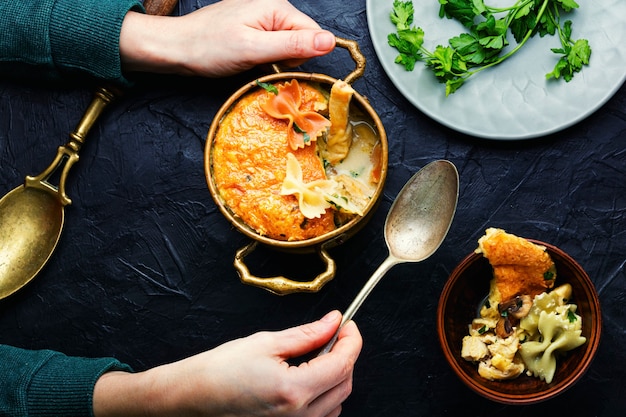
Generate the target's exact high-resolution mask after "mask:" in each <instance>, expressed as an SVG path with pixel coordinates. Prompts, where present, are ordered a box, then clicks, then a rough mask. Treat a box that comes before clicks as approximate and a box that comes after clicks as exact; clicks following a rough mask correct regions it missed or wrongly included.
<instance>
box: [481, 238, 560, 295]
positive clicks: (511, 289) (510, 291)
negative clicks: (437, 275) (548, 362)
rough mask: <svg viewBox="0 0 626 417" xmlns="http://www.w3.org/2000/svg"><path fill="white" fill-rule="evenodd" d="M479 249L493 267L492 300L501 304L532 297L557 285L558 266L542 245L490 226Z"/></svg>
mask: <svg viewBox="0 0 626 417" xmlns="http://www.w3.org/2000/svg"><path fill="white" fill-rule="evenodd" d="M476 252H477V253H482V254H483V256H484V257H485V258H487V259H488V260H489V263H490V264H491V266H492V268H493V281H492V288H491V292H492V294H491V295H490V297H489V298H490V299H491V300H497V301H498V302H501V303H502V302H506V301H509V300H511V299H513V298H515V297H517V296H521V295H528V296H530V297H531V298H532V297H534V296H535V295H537V294H541V293H542V292H544V291H546V289H548V288H552V286H553V285H554V280H555V278H556V268H555V266H554V262H553V261H552V259H551V258H550V255H549V254H548V253H547V252H546V250H545V247H543V246H540V245H536V244H534V243H532V242H530V241H528V240H526V239H524V238H521V237H518V236H515V235H512V234H509V233H506V232H505V231H504V230H502V229H496V228H489V229H487V231H486V233H485V235H484V236H483V237H481V238H480V239H479V240H478V249H476Z"/></svg>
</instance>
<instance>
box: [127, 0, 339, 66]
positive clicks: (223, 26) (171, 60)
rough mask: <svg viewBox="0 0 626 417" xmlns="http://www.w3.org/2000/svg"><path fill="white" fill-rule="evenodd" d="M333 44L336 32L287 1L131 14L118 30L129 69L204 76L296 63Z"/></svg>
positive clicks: (231, 1) (228, 0)
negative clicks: (181, 12) (184, 12)
mask: <svg viewBox="0 0 626 417" xmlns="http://www.w3.org/2000/svg"><path fill="white" fill-rule="evenodd" d="M334 47H335V37H334V36H333V34H332V33H330V32H328V31H326V30H322V29H321V28H320V27H319V25H318V24H317V23H316V22H315V21H314V20H313V19H311V18H310V17H308V16H307V15H305V14H304V13H302V12H300V11H299V10H298V9H296V8H295V7H294V6H292V5H291V4H290V3H289V2H288V1H287V0H222V1H219V2H217V3H214V4H210V5H208V6H205V7H203V8H201V9H198V10H196V11H194V12H192V13H190V14H187V15H184V16H151V15H144V14H141V13H137V12H128V14H127V15H126V17H125V19H124V22H123V24H122V31H121V34H120V54H121V59H122V65H123V67H124V69H125V70H126V71H143V72H157V73H177V74H182V75H195V76H205V77H222V76H227V75H232V74H235V73H238V72H242V71H245V70H248V69H250V68H252V67H254V66H256V65H259V64H264V63H282V64H283V65H285V66H296V65H300V64H301V63H303V62H304V61H306V60H307V59H309V58H313V57H316V56H320V55H324V54H327V53H328V52H330V51H332V50H333V49H334Z"/></svg>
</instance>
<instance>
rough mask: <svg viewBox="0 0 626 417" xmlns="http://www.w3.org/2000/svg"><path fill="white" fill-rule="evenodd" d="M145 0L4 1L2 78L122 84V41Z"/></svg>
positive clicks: (1, 10)
mask: <svg viewBox="0 0 626 417" xmlns="http://www.w3.org/2000/svg"><path fill="white" fill-rule="evenodd" d="M129 10H136V11H139V12H144V9H143V6H142V3H141V2H140V1H139V0H90V1H85V0H6V1H0V16H2V18H0V33H2V35H0V76H11V77H26V78H33V77H37V78H41V79H45V80H55V79H61V78H67V77H76V76H81V77H82V76H87V77H96V78H99V79H103V80H107V81H111V82H115V83H119V84H122V85H124V84H128V83H129V81H128V80H127V79H126V78H125V77H124V75H123V74H122V68H121V62H120V51H119V37H120V30H121V27H122V20H123V19H124V16H125V15H126V13H127V12H128V11H129Z"/></svg>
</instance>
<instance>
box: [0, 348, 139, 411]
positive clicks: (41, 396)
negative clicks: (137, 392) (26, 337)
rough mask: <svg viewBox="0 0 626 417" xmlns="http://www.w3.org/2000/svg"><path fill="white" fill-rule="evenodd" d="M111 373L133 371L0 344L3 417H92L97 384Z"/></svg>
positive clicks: (100, 361)
mask: <svg viewBox="0 0 626 417" xmlns="http://www.w3.org/2000/svg"><path fill="white" fill-rule="evenodd" d="M110 370H124V371H129V372H130V371H131V369H130V368H129V367H128V366H127V365H124V364H122V363H120V362H119V361H117V360H115V359H112V358H99V359H89V358H80V357H70V356H65V355H63V354H61V353H58V352H53V351H51V350H39V351H31V350H24V349H18V348H15V347H11V346H6V345H0V416H12V417H21V416H24V417H26V416H63V417H72V416H93V405H92V399H93V388H94V385H95V383H96V381H97V380H98V378H99V377H100V376H101V375H102V374H103V373H105V372H107V371H110Z"/></svg>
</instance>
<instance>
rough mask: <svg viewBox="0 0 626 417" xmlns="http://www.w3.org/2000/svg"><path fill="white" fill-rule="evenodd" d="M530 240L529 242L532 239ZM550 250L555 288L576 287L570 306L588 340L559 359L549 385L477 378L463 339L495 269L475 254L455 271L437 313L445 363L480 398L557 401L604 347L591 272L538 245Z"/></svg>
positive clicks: (528, 378) (520, 379)
mask: <svg viewBox="0 0 626 417" xmlns="http://www.w3.org/2000/svg"><path fill="white" fill-rule="evenodd" d="M529 240H530V239H529ZM531 241H532V242H533V243H536V244H540V245H543V246H545V247H546V248H547V250H548V253H549V254H550V256H551V257H552V260H553V261H554V263H555V265H556V268H557V281H556V286H558V285H561V284H565V283H569V284H571V286H572V299H571V301H570V302H571V303H573V304H576V305H577V306H578V308H577V310H576V313H577V314H579V315H580V316H581V317H582V336H584V337H585V338H586V339H587V341H586V342H585V343H584V344H583V345H581V346H579V347H578V348H576V349H573V350H571V351H569V352H567V353H566V354H565V356H564V357H559V358H558V359H557V369H556V373H555V375H554V378H553V380H552V382H551V383H550V384H547V383H546V382H545V381H543V380H541V379H539V378H537V377H532V376H527V375H526V374H525V373H524V374H522V375H520V376H519V377H517V378H516V379H512V380H506V381H489V380H487V379H484V378H483V377H481V376H480V375H479V374H478V366H477V364H475V363H473V362H469V361H466V360H465V359H463V358H462V357H461V346H462V340H463V337H464V336H465V335H467V333H468V325H469V324H470V323H471V321H472V320H473V319H474V318H475V317H476V314H477V311H478V308H479V306H480V305H481V303H482V302H483V301H484V299H485V297H486V295H487V294H488V292H489V282H490V280H491V278H492V269H491V266H490V265H489V262H488V260H487V259H485V258H484V257H483V256H482V254H476V253H471V254H469V255H467V256H466V257H465V258H464V259H463V260H462V261H461V263H460V264H459V265H458V266H457V267H456V268H455V269H454V270H453V271H452V273H451V274H450V277H449V279H448V281H447V282H446V284H445V286H444V288H443V291H442V293H441V297H440V300H439V306H438V310H437V332H438V336H439V342H440V344H441V347H442V349H443V354H444V356H445V359H446V361H447V362H448V363H449V364H450V366H451V367H452V370H453V371H454V373H455V374H456V375H457V376H458V377H459V378H460V379H461V381H463V383H464V384H465V385H467V386H468V387H469V388H470V389H472V390H473V391H475V392H476V393H478V394H480V395H482V396H483V397H486V398H488V399H490V400H493V401H497V402H500V403H504V404H519V405H522V404H533V403H537V402H541V401H545V400H548V399H550V398H553V397H555V396H557V395H559V394H561V393H563V392H564V391H566V390H567V389H568V388H570V387H571V386H572V385H574V384H575V383H576V382H577V381H578V380H579V379H580V378H581V377H582V376H583V375H584V374H585V372H586V371H587V370H588V369H589V366H590V365H591V363H592V360H593V358H594V356H595V354H596V352H597V350H598V346H599V344H600V334H601V332H602V315H601V312H600V303H599V300H598V294H597V293H596V290H595V288H594V286H593V283H592V282H591V280H590V278H589V276H588V275H587V273H586V272H585V271H584V270H583V268H582V267H581V266H580V265H579V264H578V263H577V262H576V261H575V260H574V259H572V257H571V256H569V255H568V254H566V253H565V252H563V251H562V250H561V249H559V248H557V247H555V246H553V245H550V244H547V243H544V242H539V241H536V240H531Z"/></svg>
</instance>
